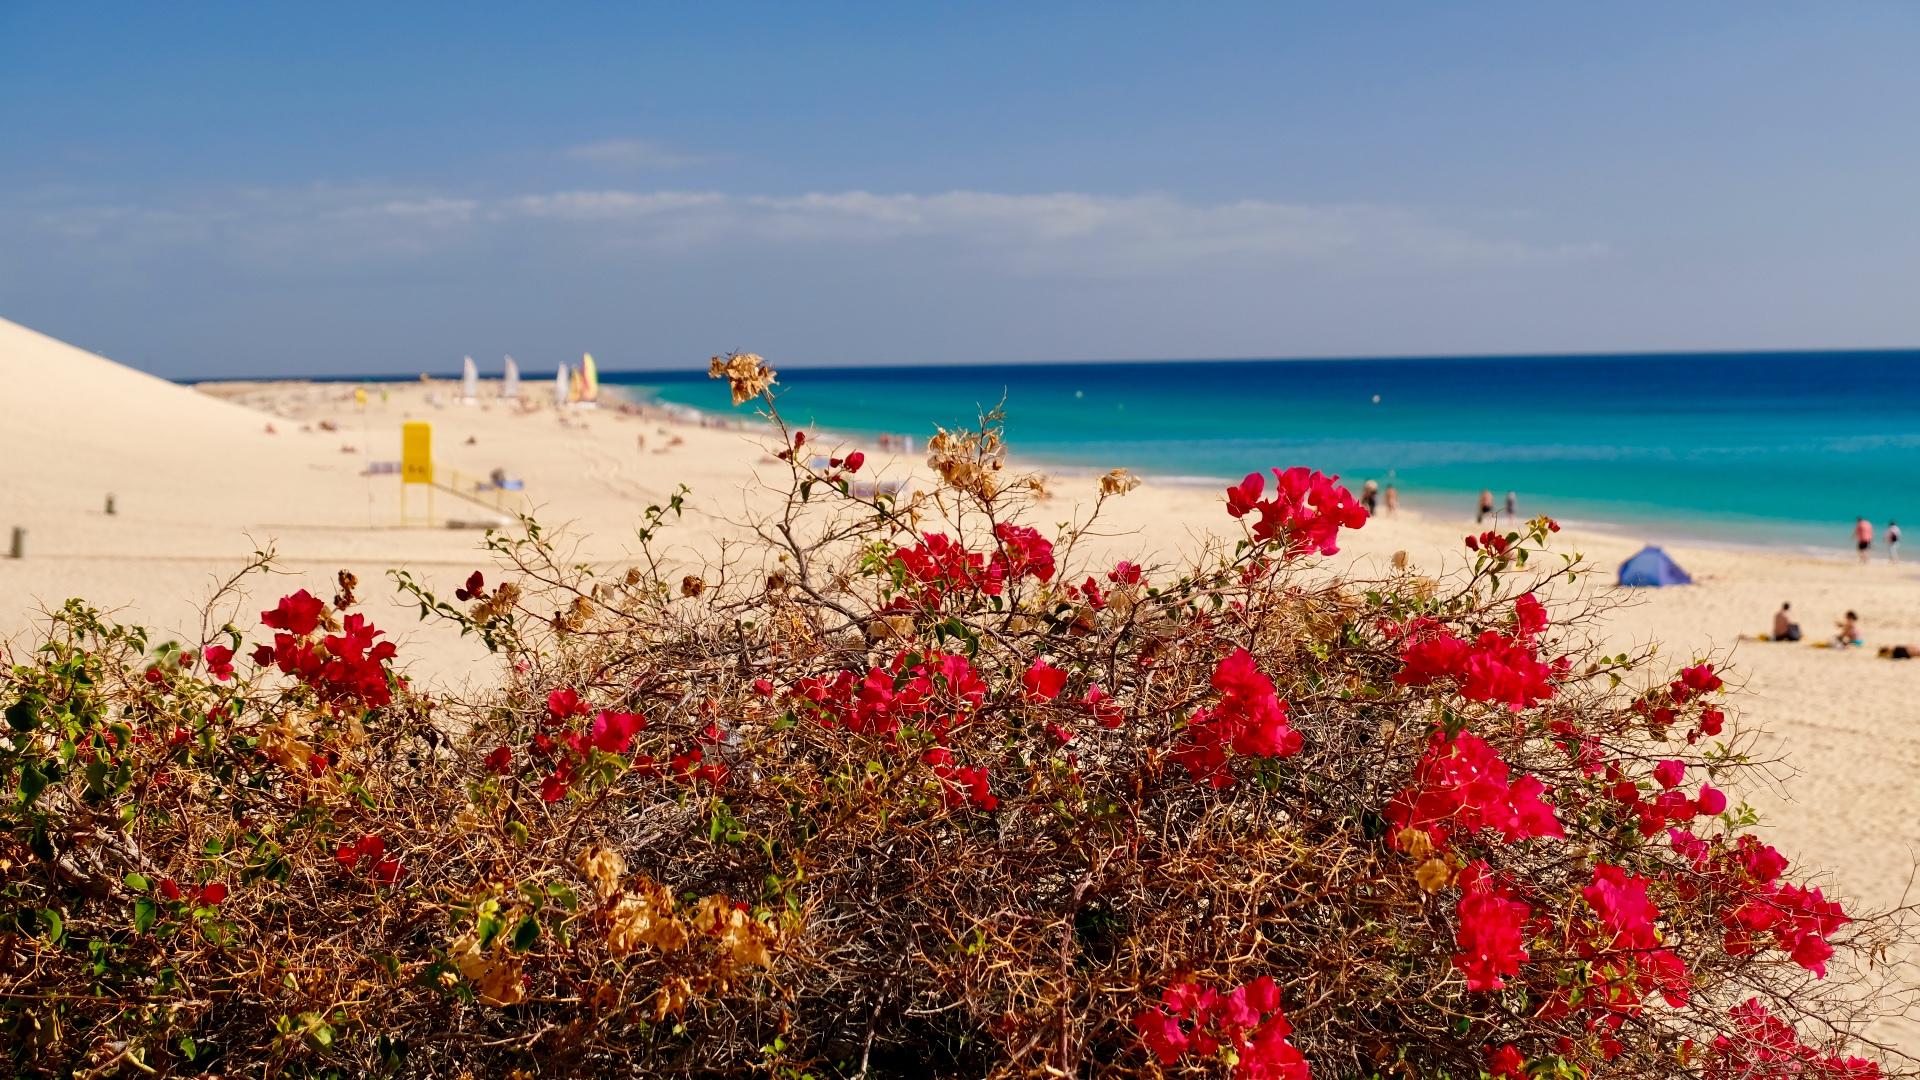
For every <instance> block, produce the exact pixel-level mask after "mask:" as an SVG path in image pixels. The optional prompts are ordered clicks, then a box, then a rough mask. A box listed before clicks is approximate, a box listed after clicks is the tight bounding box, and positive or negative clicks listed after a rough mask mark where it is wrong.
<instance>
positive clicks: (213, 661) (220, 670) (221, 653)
mask: <svg viewBox="0 0 1920 1080" xmlns="http://www.w3.org/2000/svg"><path fill="white" fill-rule="evenodd" d="M205 659H206V661H207V674H209V675H211V676H213V677H214V678H216V679H218V680H220V681H221V682H226V681H227V680H229V679H231V678H233V650H232V649H229V648H227V647H226V646H225V645H209V646H207V655H206V657H205Z"/></svg>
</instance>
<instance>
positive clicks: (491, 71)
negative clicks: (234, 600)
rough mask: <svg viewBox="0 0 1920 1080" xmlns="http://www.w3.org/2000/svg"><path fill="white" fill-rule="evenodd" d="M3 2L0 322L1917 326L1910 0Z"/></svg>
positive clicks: (1673, 332)
mask: <svg viewBox="0 0 1920 1080" xmlns="http://www.w3.org/2000/svg"><path fill="white" fill-rule="evenodd" d="M558 7H559V6H558V5H549V6H536V5H531V4H529V5H511V6H510V5H488V4H474V3H468V4H459V5H453V4H447V5H435V4H428V3H416V4H407V5H386V4H380V5H376V4H355V3H347V2H335V3H329V4H324V5H321V4H314V5H306V6H295V5H239V4H233V5H221V4H212V3H209V4H194V5H166V6H162V5H134V4H125V5H116V4H89V3H75V2H65V3H47V4H42V3H19V2H13V0H0V316H5V317H7V318H10V319H13V320H15V321H18V322H23V323H26V324H27V325H30V326H33V327H35V328H37V329H41V330H44V331H46V332H48V333H52V334H54V335H56V336H59V337H63V338H66V339H68V340H71V341H74V342H76V343H78V344H82V345H84V346H87V347H89V348H93V349H96V350H98V351H101V352H103V353H105V354H106V355H109V356H112V357H114V358H115V359H119V360H122V361H125V362H128V363H132V364H135V365H137V366H140V367H144V368H147V369H149V370H153V371H156V372H159V373H162V374H166V375H170V376H214V375H228V374H296V373H312V374H325V373H336V374H337V373H359V372H369V373H371V372H392V373H400V374H410V373H413V372H417V371H421V370H437V371H446V370H449V369H452V368H454V367H457V365H458V363H459V358H460V356H461V355H462V354H468V353H470V354H472V355H473V356H474V357H475V358H476V359H478V360H481V361H482V362H483V363H485V364H497V363H498V361H499V357H500V355H501V354H503V353H512V354H513V355H514V356H515V357H516V358H518V359H520V360H521V361H522V363H523V364H525V365H526V366H528V367H529V368H538V367H543V366H544V367H550V366H551V365H552V363H553V362H554V361H556V360H559V359H563V358H569V357H572V356H575V355H577V354H578V353H579V352H580V351H582V350H591V351H593V352H594V353H595V355H596V357H598V358H600V359H601V360H602V361H603V362H604V363H605V364H606V365H607V366H609V367H660V366H674V367H686V366H690V365H694V364H697V363H699V362H700V361H702V360H703V359H704V358H705V357H706V356H708V355H710V354H712V353H714V352H718V351H724V350H727V349H746V350H752V351H756V352H761V353H764V354H766V355H768V356H769V357H772V358H774V359H776V360H777V361H779V362H782V363H788V364H793V363H801V364H806V363H929V362H964V361H993V362H1000V361H1026V360H1065V359H1125V358H1178V357H1256V356H1257V357H1287V356H1366V355H1428V354H1455V353H1479V352H1566V351H1608V350H1647V349H1747V348H1834V347H1902V346H1915V345H1920V302H1917V298H1916V295H1915V293H1916V284H1920V200H1917V199H1916V198H1915V194H1914V193H1915V192H1916V191H1920V138H1917V137H1916V136H1920V123H1917V121H1920V64H1915V63H1914V62H1913V57H1915V56H1920V8H1916V7H1914V6H1912V5H1907V4H1893V3H1846V2H1834V3H1827V4H1820V5H1807V4H1776V3H1763V2H1748V3H1694V4H1686V5H1674V4H1652V3H1648V4H1636V3H1610V4H1591V5H1578V4H1569V3H1538V2H1535V3H1453V4H1446V5H1436V4H1430V3H1391V2H1383V3H1371V4H1365V5H1357V4H1333V3H1327V4H1312V5H1307V4H1295V5H1284V4H1259V5H1233V4H1202V3H1191V4H1179V5H1174V4H1163V5H1132V4H1125V3H1102V4H1090V5H1084V6H1073V5H1035V4H1031V3H1027V4H966V5H945V6H935V5H855V4H830V3H815V4H808V5H792V4H780V5H775V4H765V5H762V4H707V5H687V4H674V5H607V6H604V7H600V6H594V5H584V4H576V5H570V6H567V7H566V8H565V9H564V10H556V9H557V8H558Z"/></svg>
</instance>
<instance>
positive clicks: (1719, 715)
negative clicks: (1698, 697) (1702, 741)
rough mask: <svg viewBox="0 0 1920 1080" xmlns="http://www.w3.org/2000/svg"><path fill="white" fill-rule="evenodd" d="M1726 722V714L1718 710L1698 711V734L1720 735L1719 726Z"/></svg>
mask: <svg viewBox="0 0 1920 1080" xmlns="http://www.w3.org/2000/svg"><path fill="white" fill-rule="evenodd" d="M1726 722H1727V714H1726V713H1723V712H1721V711H1720V710H1719V709H1702V710H1700V733H1701V734H1703V735H1718V734H1720V728H1721V725H1723V724H1725V723H1726Z"/></svg>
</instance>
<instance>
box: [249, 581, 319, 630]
mask: <svg viewBox="0 0 1920 1080" xmlns="http://www.w3.org/2000/svg"><path fill="white" fill-rule="evenodd" d="M326 610H327V605H326V604H325V603H324V602H323V601H321V599H320V598H319V597H317V596H314V595H313V594H311V593H309V592H307V590H305V589H301V590H300V591H299V592H297V593H294V594H293V595H292V596H283V597H281V598H280V606H278V607H276V608H274V609H273V610H272V611H263V612H261V613H260V622H261V625H263V626H269V627H272V628H273V629H275V630H285V631H286V632H287V633H289V634H292V635H293V636H295V637H305V636H307V635H308V634H311V633H313V631H314V630H315V628H317V627H318V626H319V625H320V617H321V615H322V614H323V613H324V612H325V611H326Z"/></svg>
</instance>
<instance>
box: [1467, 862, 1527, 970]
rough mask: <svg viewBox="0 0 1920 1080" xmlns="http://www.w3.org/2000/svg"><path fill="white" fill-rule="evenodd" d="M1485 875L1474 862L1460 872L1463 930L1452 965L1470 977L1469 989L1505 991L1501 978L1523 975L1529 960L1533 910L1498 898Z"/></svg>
mask: <svg viewBox="0 0 1920 1080" xmlns="http://www.w3.org/2000/svg"><path fill="white" fill-rule="evenodd" d="M1486 874H1487V864H1486V863H1483V862H1475V863H1472V864H1470V865H1468V867H1467V868H1466V869H1465V870H1463V871H1461V873H1460V883H1461V897H1460V907H1459V914H1460V929H1459V930H1458V931H1457V932H1456V933H1455V935H1454V940H1455V941H1456V942H1457V943H1458V944H1459V946H1460V953H1459V954H1458V955H1456V956H1455V957H1454V958H1453V966H1454V967H1456V968H1459V969H1460V973H1461V974H1463V975H1465V976H1466V977H1467V989H1469V990H1499V989H1502V988H1504V987H1505V986H1506V985H1507V984H1506V981H1505V979H1503V978H1502V976H1506V975H1518V974H1520V965H1521V964H1522V963H1524V962H1525V961H1526V959H1527V950H1526V948H1525V943H1526V931H1525V927H1526V922H1527V917H1528V916H1529V915H1531V914H1532V913H1533V911H1532V909H1531V908H1529V907H1527V905H1525V904H1523V903H1520V902H1519V901H1517V900H1508V899H1506V898H1504V897H1501V896H1498V895H1496V894H1495V892H1494V890H1493V887H1492V886H1491V885H1490V884H1489V883H1488V882H1487V878H1486Z"/></svg>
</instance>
